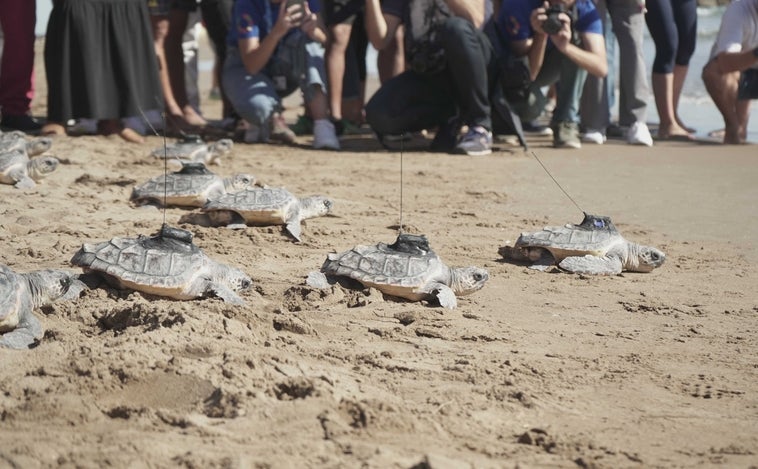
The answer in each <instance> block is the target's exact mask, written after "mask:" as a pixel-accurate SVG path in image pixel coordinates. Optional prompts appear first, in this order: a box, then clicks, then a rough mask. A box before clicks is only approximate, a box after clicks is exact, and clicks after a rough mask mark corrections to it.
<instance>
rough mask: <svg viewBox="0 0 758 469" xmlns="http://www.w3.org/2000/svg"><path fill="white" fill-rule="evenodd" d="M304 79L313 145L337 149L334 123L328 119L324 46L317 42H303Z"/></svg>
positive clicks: (304, 91) (303, 86) (338, 143)
mask: <svg viewBox="0 0 758 469" xmlns="http://www.w3.org/2000/svg"><path fill="white" fill-rule="evenodd" d="M304 54H305V66H306V70H305V80H304V81H303V82H302V83H301V88H302V92H303V96H304V98H305V106H306V108H307V109H308V112H309V114H310V116H311V117H312V118H313V147H314V148H317V149H318V148H325V149H330V150H339V149H340V142H339V139H338V138H337V131H336V129H335V127H334V123H333V122H332V121H331V119H329V101H328V99H327V93H326V89H327V80H326V69H325V67H324V55H325V53H324V48H323V46H322V45H321V44H319V43H317V42H307V43H306V44H305V50H304Z"/></svg>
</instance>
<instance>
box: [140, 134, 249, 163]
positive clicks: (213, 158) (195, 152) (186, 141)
mask: <svg viewBox="0 0 758 469" xmlns="http://www.w3.org/2000/svg"><path fill="white" fill-rule="evenodd" d="M232 146H234V142H232V140H231V139H228V138H222V139H221V140H218V141H216V142H214V143H210V144H209V143H205V142H204V141H203V140H202V139H201V138H200V137H199V136H197V135H186V136H184V137H182V138H181V139H179V140H177V141H176V142H175V143H172V144H169V145H167V146H166V148H164V147H158V148H155V149H153V151H152V152H151V153H150V154H151V155H152V156H154V157H156V158H172V159H178V160H179V161H180V162H185V161H194V162H199V163H205V164H208V165H209V164H219V162H220V158H221V157H222V156H224V155H227V154H229V152H231V151H232Z"/></svg>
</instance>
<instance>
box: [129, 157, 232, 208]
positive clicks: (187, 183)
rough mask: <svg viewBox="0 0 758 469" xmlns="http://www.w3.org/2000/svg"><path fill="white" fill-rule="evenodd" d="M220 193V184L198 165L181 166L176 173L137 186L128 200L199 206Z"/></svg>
mask: <svg viewBox="0 0 758 469" xmlns="http://www.w3.org/2000/svg"><path fill="white" fill-rule="evenodd" d="M223 192H224V181H223V180H222V179H221V178H220V177H219V176H218V175H216V174H214V173H212V172H210V171H208V169H207V168H206V167H205V165H203V164H201V163H185V164H184V166H183V167H182V169H181V170H180V171H176V172H173V173H170V174H167V175H166V176H156V177H154V178H152V179H150V180H148V181H147V182H145V183H143V184H141V185H139V186H137V187H135V188H134V190H133V191H132V196H131V200H133V201H136V202H140V201H152V202H156V203H158V204H160V205H162V204H163V200H164V196H165V200H166V205H179V206H188V207H202V206H203V204H204V203H205V202H206V201H207V199H208V197H209V196H212V195H214V194H217V193H218V194H220V193H223Z"/></svg>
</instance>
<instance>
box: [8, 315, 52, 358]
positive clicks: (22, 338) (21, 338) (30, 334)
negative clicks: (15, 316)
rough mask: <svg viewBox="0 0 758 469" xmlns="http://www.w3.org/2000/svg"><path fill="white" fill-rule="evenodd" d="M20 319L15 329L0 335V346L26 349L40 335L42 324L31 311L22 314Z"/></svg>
mask: <svg viewBox="0 0 758 469" xmlns="http://www.w3.org/2000/svg"><path fill="white" fill-rule="evenodd" d="M20 319H21V320H20V321H19V323H18V326H16V328H15V329H13V330H12V331H10V332H6V333H5V334H3V335H2V336H0V347H6V348H12V349H17V350H23V349H28V348H31V347H32V345H34V344H35V342H37V339H39V338H41V337H42V324H41V323H40V322H39V319H37V318H36V317H34V315H33V314H32V313H31V312H29V313H28V314H23V315H22V316H21V318H20Z"/></svg>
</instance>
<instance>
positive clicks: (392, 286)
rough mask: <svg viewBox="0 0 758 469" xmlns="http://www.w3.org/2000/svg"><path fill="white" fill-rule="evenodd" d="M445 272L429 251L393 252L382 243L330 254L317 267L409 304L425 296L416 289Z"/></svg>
mask: <svg viewBox="0 0 758 469" xmlns="http://www.w3.org/2000/svg"><path fill="white" fill-rule="evenodd" d="M446 270H448V267H447V266H446V265H445V264H444V263H443V262H442V260H441V259H440V258H439V257H438V256H437V254H435V253H434V251H432V250H428V251H425V252H423V251H418V250H397V249H393V247H392V246H391V245H387V244H385V243H378V244H376V245H373V246H363V245H359V246H355V247H354V248H352V249H350V250H347V251H344V252H341V253H330V254H328V255H327V258H326V261H325V262H324V264H323V265H322V266H321V272H323V273H324V274H326V275H333V276H344V277H348V278H351V279H353V280H357V281H359V282H360V283H362V284H363V285H364V286H366V287H374V288H377V289H378V290H380V291H382V292H384V293H386V294H389V295H393V296H399V297H402V298H407V299H410V300H413V301H418V300H421V299H423V298H425V297H427V296H428V294H426V293H419V292H417V291H416V290H417V289H418V288H421V287H423V286H424V285H426V284H427V283H428V282H429V281H430V280H431V279H432V278H433V277H435V276H439V275H441V274H442V275H444V272H445V271H446Z"/></svg>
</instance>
